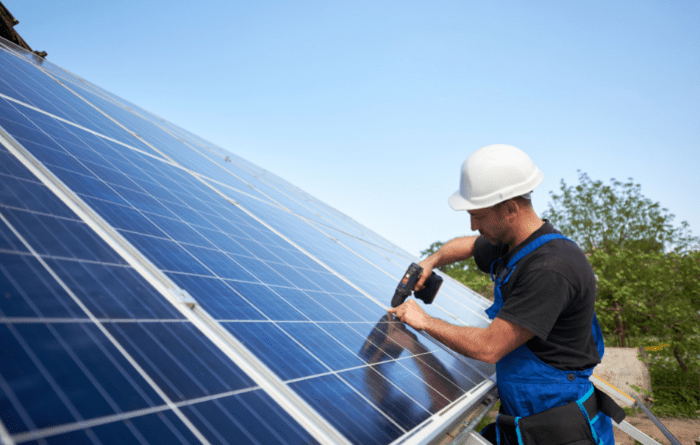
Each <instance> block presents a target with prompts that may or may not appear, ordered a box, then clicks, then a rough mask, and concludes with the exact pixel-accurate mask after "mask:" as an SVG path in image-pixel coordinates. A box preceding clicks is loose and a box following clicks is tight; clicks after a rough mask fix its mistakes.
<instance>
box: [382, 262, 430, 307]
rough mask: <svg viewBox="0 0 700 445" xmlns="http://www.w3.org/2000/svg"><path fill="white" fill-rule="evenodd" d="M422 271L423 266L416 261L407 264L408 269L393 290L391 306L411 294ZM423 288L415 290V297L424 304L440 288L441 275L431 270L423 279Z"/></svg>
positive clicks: (399, 302)
mask: <svg viewBox="0 0 700 445" xmlns="http://www.w3.org/2000/svg"><path fill="white" fill-rule="evenodd" d="M422 273H423V268H422V267H420V266H419V265H418V264H416V263H411V265H410V266H408V270H406V273H405V274H404V276H403V278H402V279H401V281H399V285H398V286H396V292H394V298H392V299H391V307H396V306H398V305H400V304H401V303H403V302H404V301H406V298H408V297H409V296H411V292H413V288H414V287H415V286H416V283H417V282H418V279H419V278H420V276H421V274H422ZM424 284H425V288H424V289H421V290H419V291H416V293H415V295H414V296H415V297H416V298H418V299H419V300H422V301H423V302H424V303H425V304H430V303H432V302H433V300H434V299H435V294H437V293H438V290H440V285H442V277H441V276H439V275H438V274H436V273H435V272H433V273H432V274H431V275H430V277H428V279H427V280H425V283H424Z"/></svg>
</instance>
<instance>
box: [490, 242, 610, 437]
mask: <svg viewBox="0 0 700 445" xmlns="http://www.w3.org/2000/svg"><path fill="white" fill-rule="evenodd" d="M553 239H565V240H567V241H571V240H570V239H568V238H566V237H565V236H563V235H559V234H547V235H543V236H541V237H539V238H536V239H535V240H533V241H532V242H530V243H529V244H528V245H526V246H525V247H524V248H523V249H521V250H520V251H519V252H518V253H516V254H515V255H514V256H513V258H511V259H510V261H508V264H507V265H506V271H505V272H504V273H502V274H499V277H496V278H494V276H493V264H492V265H491V279H492V280H493V281H494V284H495V286H494V297H495V298H494V303H493V305H492V306H491V307H490V308H488V309H487V310H486V314H487V315H488V316H489V318H491V319H493V318H495V317H496V314H498V311H499V310H500V309H501V307H502V306H503V296H502V294H501V286H503V285H504V284H506V283H507V282H508V280H509V279H510V276H511V275H512V274H513V270H515V267H516V264H517V263H518V261H520V260H521V259H522V258H523V257H525V256H526V255H527V254H529V253H530V252H532V251H534V250H535V249H537V248H538V247H540V246H542V245H543V244H545V243H547V242H549V241H551V240H553ZM571 242H573V241H571ZM497 261H498V260H497ZM494 264H495V262H494ZM504 275H505V278H503V276H504ZM592 330H593V337H594V339H595V342H596V346H597V348H598V354H599V355H600V358H601V359H602V358H603V353H604V345H603V335H602V332H601V330H600V326H599V325H598V318H597V317H596V315H595V312H594V313H593V323H592ZM592 372H593V368H589V369H586V370H583V371H563V370H560V369H557V368H554V367H552V366H550V365H547V364H546V363H544V362H543V361H542V360H540V359H539V358H537V356H535V354H534V353H533V352H532V351H530V349H529V348H528V347H527V346H526V345H525V344H523V345H521V346H520V347H518V348H517V349H515V350H513V351H512V352H511V353H510V354H508V355H506V356H505V357H503V358H502V359H501V360H499V361H498V363H496V377H497V380H498V382H497V385H498V394H499V396H500V398H501V406H502V410H503V412H505V413H506V414H508V415H511V416H519V417H525V416H531V415H533V414H537V413H540V412H542V411H546V410H548V409H550V408H555V407H557V406H561V405H564V404H566V403H568V402H571V401H574V400H576V401H577V402H578V405H579V408H580V409H581V411H582V412H583V415H584V416H585V417H586V418H588V414H587V413H586V410H585V409H584V408H583V405H582V403H583V402H584V401H585V400H586V399H587V398H588V397H589V396H590V395H591V394H592V393H593V384H592V383H591V382H590V381H589V380H588V378H589V377H590V375H591V373H592ZM588 421H589V424H590V425H591V427H592V432H593V437H594V439H595V440H596V443H597V444H599V445H600V444H605V445H608V444H611V445H612V444H614V443H615V438H614V437H613V431H612V422H611V420H610V417H608V416H606V415H605V414H603V413H598V415H596V416H595V417H594V418H593V419H588ZM496 430H497V433H496V435H497V437H499V433H498V417H497V418H496ZM518 437H520V433H519V431H518ZM499 442H500V437H499Z"/></svg>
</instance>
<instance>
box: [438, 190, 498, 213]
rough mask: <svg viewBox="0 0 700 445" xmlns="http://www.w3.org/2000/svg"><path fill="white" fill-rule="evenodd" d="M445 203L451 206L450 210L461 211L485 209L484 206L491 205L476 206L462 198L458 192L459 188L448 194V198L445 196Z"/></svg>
mask: <svg viewBox="0 0 700 445" xmlns="http://www.w3.org/2000/svg"><path fill="white" fill-rule="evenodd" d="M447 203H448V204H450V207H452V210H456V211H461V210H478V209H485V208H486V207H491V206H478V205H476V204H474V203H471V202H469V201H467V200H466V199H464V197H463V196H462V194H461V193H460V191H459V190H457V191H456V192H454V193H453V194H452V195H450V197H449V198H447Z"/></svg>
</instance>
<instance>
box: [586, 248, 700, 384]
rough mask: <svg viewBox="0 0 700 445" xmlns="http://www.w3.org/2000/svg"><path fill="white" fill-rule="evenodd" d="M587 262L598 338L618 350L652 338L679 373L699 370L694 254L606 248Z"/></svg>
mask: <svg viewBox="0 0 700 445" xmlns="http://www.w3.org/2000/svg"><path fill="white" fill-rule="evenodd" d="M589 261H590V262H591V266H593V269H594V270H595V271H596V274H597V275H598V277H599V281H598V291H597V295H596V313H597V314H598V318H599V321H600V323H601V327H602V329H603V333H604V334H608V335H609V336H614V337H615V338H617V339H618V342H619V344H620V345H621V346H628V345H629V346H632V345H631V344H630V339H635V338H643V339H649V338H656V339H657V340H658V341H660V342H662V343H663V344H668V345H669V346H667V348H668V350H669V351H670V352H672V354H673V357H674V358H675V359H676V361H677V362H678V365H679V366H680V368H681V369H682V370H683V371H684V372H687V371H688V368H689V366H690V367H693V368H695V369H700V361H698V353H699V351H700V339H699V338H698V334H699V333H700V332H698V315H697V313H698V310H700V285H698V283H699V282H700V252H698V251H694V252H684V253H674V252H670V253H664V252H643V251H639V250H636V249H622V248H619V247H611V248H608V249H596V250H594V251H593V252H592V253H591V254H590V256H589ZM652 345H653V344H648V345H639V344H637V345H635V346H652Z"/></svg>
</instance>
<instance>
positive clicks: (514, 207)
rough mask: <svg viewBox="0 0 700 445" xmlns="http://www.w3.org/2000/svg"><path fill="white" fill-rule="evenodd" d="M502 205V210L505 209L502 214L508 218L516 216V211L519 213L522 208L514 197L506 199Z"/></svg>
mask: <svg viewBox="0 0 700 445" xmlns="http://www.w3.org/2000/svg"><path fill="white" fill-rule="evenodd" d="M503 207H504V209H503V210H505V215H504V216H505V217H506V218H508V219H509V220H510V219H512V218H515V217H516V216H518V213H520V211H521V210H522V208H521V207H520V204H518V202H517V201H516V200H515V199H509V200H508V201H506V202H504V203H503Z"/></svg>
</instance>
